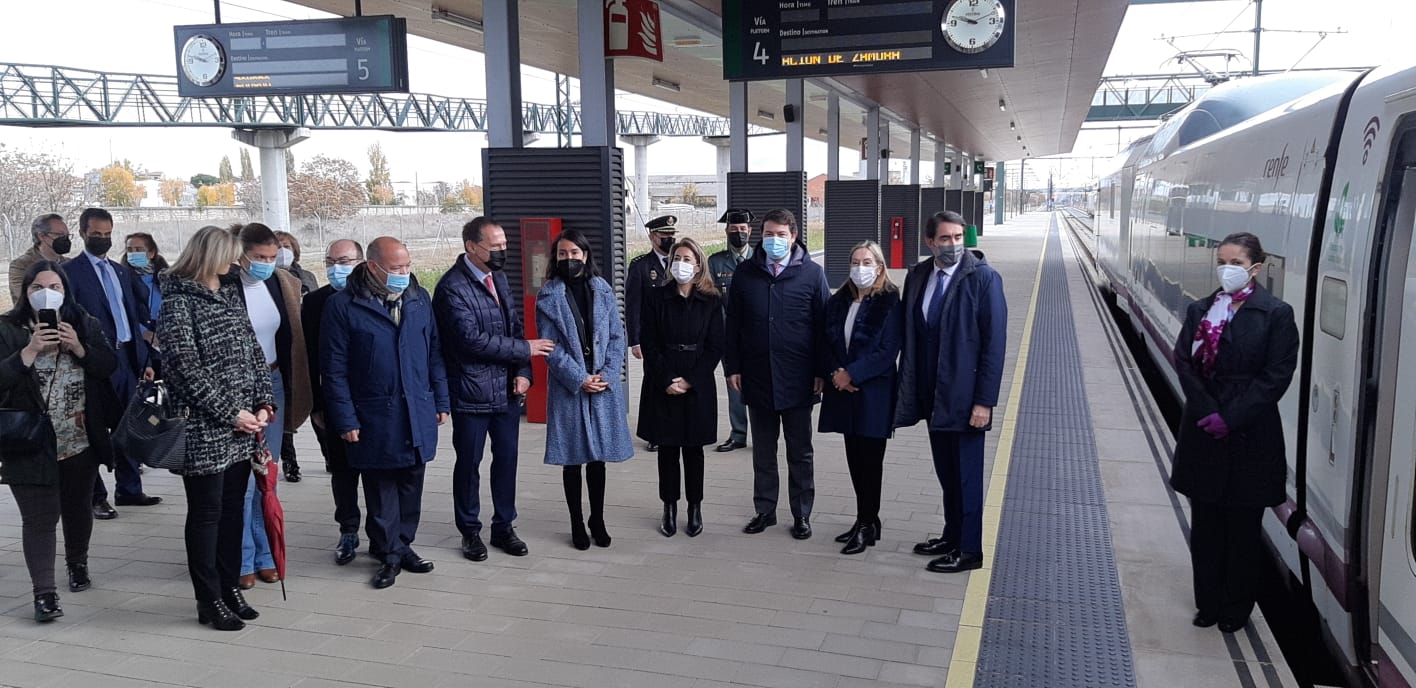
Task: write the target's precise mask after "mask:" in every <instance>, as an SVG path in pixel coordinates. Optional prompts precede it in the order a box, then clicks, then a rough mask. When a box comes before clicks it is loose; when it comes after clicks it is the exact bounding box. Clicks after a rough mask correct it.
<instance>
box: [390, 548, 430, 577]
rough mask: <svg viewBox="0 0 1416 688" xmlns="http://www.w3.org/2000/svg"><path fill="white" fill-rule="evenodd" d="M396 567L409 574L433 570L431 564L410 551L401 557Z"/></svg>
mask: <svg viewBox="0 0 1416 688" xmlns="http://www.w3.org/2000/svg"><path fill="white" fill-rule="evenodd" d="M398 566H399V568H402V569H403V570H404V571H407V572H409V573H428V572H430V571H432V570H433V562H431V561H428V560H427V559H424V558H422V557H420V556H418V553H417V552H414V551H413V550H411V549H410V550H408V553H407V554H404V555H403V559H402V560H401V561H399V562H398Z"/></svg>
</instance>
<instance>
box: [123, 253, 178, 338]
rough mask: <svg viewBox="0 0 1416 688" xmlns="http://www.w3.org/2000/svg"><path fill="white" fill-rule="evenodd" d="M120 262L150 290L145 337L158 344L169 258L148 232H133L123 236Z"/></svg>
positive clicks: (144, 330)
mask: <svg viewBox="0 0 1416 688" xmlns="http://www.w3.org/2000/svg"><path fill="white" fill-rule="evenodd" d="M118 262H120V263H122V264H123V265H126V266H128V269H129V270H131V271H132V272H133V274H134V275H137V277H138V279H139V280H141V281H142V283H143V286H145V287H147V290H148V300H147V309H148V321H147V322H145V323H142V326H143V338H144V339H146V340H147V341H148V344H150V345H153V346H156V342H157V337H156V334H155V333H154V330H156V329H157V318H158V316H160V315H161V314H162V289H161V286H160V282H161V279H162V271H164V270H166V269H167V259H166V258H163V257H162V254H161V253H159V252H158V249H157V240H156V239H154V238H152V235H151V234H148V233H147V232H133V233H132V234H129V235H128V236H126V237H124V238H123V257H122V259H120V260H119V261H118Z"/></svg>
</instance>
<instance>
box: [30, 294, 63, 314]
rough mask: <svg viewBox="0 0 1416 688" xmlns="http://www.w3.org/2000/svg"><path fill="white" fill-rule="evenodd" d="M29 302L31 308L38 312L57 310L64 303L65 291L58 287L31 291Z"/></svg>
mask: <svg viewBox="0 0 1416 688" xmlns="http://www.w3.org/2000/svg"><path fill="white" fill-rule="evenodd" d="M29 302H30V308H33V309H34V310H35V312H36V313H38V312H39V311H44V310H50V311H57V310H59V307H60V306H62V305H64V292H62V291H59V290H57V289H40V290H39V291H35V292H30V295H29Z"/></svg>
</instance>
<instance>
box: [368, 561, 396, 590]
mask: <svg viewBox="0 0 1416 688" xmlns="http://www.w3.org/2000/svg"><path fill="white" fill-rule="evenodd" d="M397 579H398V564H384V565H382V566H380V567H379V570H378V571H377V572H375V573H374V578H373V580H371V581H369V583H371V584H372V585H373V586H374V588H376V589H378V590H382V589H384V588H387V587H388V586H390V585H393V582H394V581H395V580H397Z"/></svg>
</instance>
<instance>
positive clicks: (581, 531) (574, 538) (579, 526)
mask: <svg viewBox="0 0 1416 688" xmlns="http://www.w3.org/2000/svg"><path fill="white" fill-rule="evenodd" d="M570 544H572V545H574V546H575V548H576V549H578V550H587V549H590V534H589V533H587V532H585V524H584V523H581V522H580V521H578V520H577V521H571V522H570Z"/></svg>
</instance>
